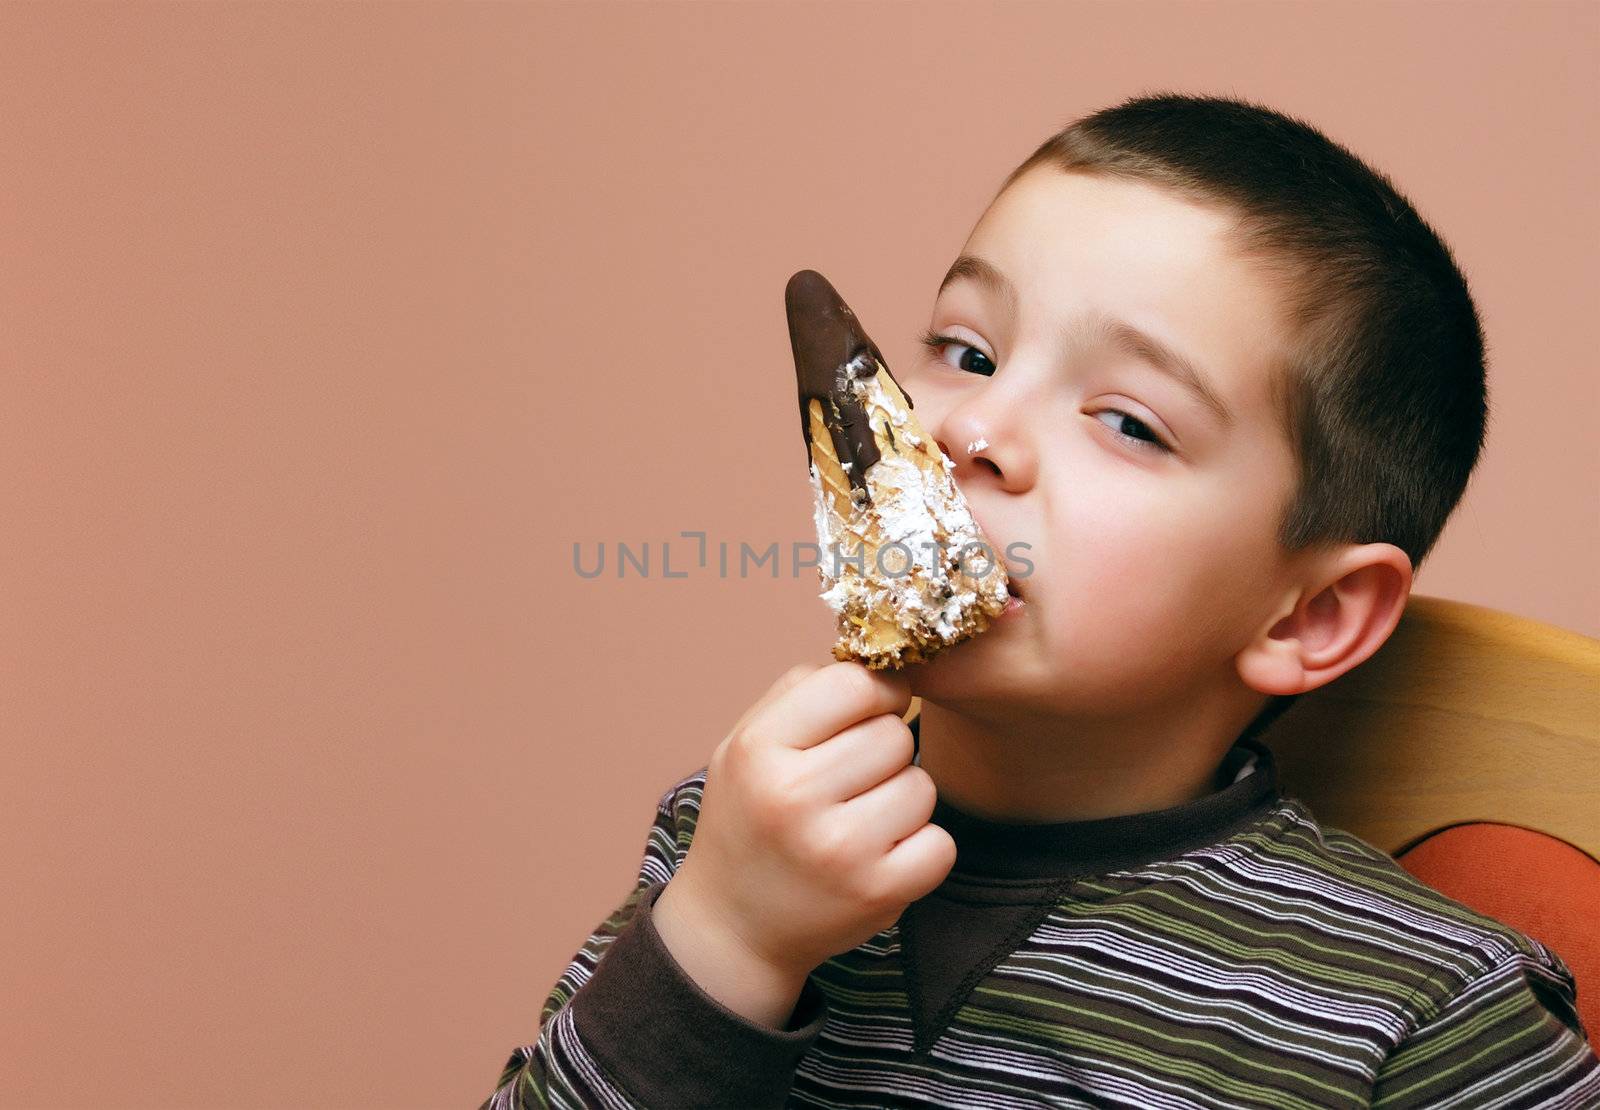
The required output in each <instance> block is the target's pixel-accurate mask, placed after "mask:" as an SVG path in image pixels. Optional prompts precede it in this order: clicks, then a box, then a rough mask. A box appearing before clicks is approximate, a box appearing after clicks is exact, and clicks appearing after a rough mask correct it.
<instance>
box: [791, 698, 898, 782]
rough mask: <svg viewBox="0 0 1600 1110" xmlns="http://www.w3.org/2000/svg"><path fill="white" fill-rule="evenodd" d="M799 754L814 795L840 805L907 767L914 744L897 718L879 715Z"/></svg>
mask: <svg viewBox="0 0 1600 1110" xmlns="http://www.w3.org/2000/svg"><path fill="white" fill-rule="evenodd" d="M802 754H803V759H804V762H805V763H806V764H807V766H806V771H805V777H806V778H807V780H808V781H810V782H811V783H812V784H813V785H814V787H815V789H816V791H817V795H818V796H819V797H822V798H825V799H826V800H828V801H830V802H842V801H844V800H845V799H847V798H853V797H855V796H856V795H857V794H860V793H862V792H863V791H865V790H868V789H870V788H872V787H874V786H876V785H878V783H880V782H882V781H884V780H885V779H887V778H888V777H889V776H890V775H893V774H895V773H896V772H897V771H899V770H900V769H901V768H902V767H908V766H910V765H911V757H912V756H913V755H915V754H916V741H915V740H914V739H913V738H912V736H911V729H910V728H908V727H907V726H906V724H905V722H904V721H902V720H901V719H900V718H899V717H897V716H895V715H894V714H892V713H880V714H879V715H878V716H876V717H869V718H867V719H866V720H865V721H859V722H857V723H856V724H853V725H851V726H850V727H849V728H847V729H845V730H844V731H843V732H840V733H838V734H837V735H835V736H834V737H833V738H832V739H831V740H828V741H826V742H824V743H821V744H818V745H816V746H815V747H813V748H808V749H806V750H805V752H804V753H802Z"/></svg>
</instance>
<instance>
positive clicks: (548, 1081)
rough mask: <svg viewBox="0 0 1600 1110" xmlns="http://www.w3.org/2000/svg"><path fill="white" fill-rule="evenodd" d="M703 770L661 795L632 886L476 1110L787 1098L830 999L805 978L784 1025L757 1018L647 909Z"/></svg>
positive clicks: (674, 852) (667, 870)
mask: <svg viewBox="0 0 1600 1110" xmlns="http://www.w3.org/2000/svg"><path fill="white" fill-rule="evenodd" d="M704 783H705V770H704V769H703V768H702V769H701V770H700V771H698V772H696V773H695V774H694V775H691V776H689V777H688V778H686V779H684V780H683V781H681V782H679V783H677V784H676V785H674V786H673V787H672V788H670V789H669V790H667V791H666V793H664V794H663V795H662V796H661V799H660V800H659V802H658V803H657V805H656V814H655V820H654V821H653V822H652V824H651V827H650V831H649V834H648V835H647V837H646V839H645V848H644V855H643V857H642V859H641V861H640V864H639V873H638V877H637V879H636V881H635V884H634V889H633V890H632V891H631V892H630V893H629V895H628V896H627V897H626V898H625V899H624V900H623V901H622V903H621V904H620V905H619V906H618V907H617V908H616V909H615V910H614V911H612V913H611V914H609V915H608V916H607V917H606V918H605V920H604V921H601V922H600V923H599V924H598V925H597V926H596V927H595V929H594V931H593V932H592V933H590V935H589V938H588V940H586V941H585V942H584V944H583V946H582V948H580V949H579V950H578V952H577V954H576V955H574V956H573V958H572V960H571V962H569V963H568V965H567V968H566V970H565V971H564V972H563V973H562V974H561V976H560V978H559V979H557V981H556V983H555V986H554V987H553V988H552V989H551V991H550V994H549V997H548V998H546V1000H545V1003H544V1008H543V1010H542V1012H541V1014H540V1018H539V1035H538V1038H537V1039H536V1040H535V1041H534V1042H533V1043H532V1044H528V1045H522V1046H521V1047H519V1048H517V1049H516V1051H514V1052H513V1053H512V1054H511V1058H510V1059H509V1060H507V1061H506V1064H505V1067H504V1069H503V1070H502V1074H501V1076H500V1082H499V1085H498V1086H497V1088H496V1089H495V1091H494V1093H493V1094H492V1095H490V1096H489V1098H488V1099H487V1100H485V1102H484V1103H483V1105H482V1106H481V1107H480V1108H479V1110H526V1108H529V1107H552V1106H553V1107H607V1108H610V1107H620V1108H648V1110H654V1108H658V1107H675V1106H705V1107H715V1106H728V1107H738V1108H740V1110H754V1108H759V1107H769V1106H770V1107H777V1106H782V1105H783V1103H784V1100H785V1099H786V1097H787V1094H788V1090H789V1086H790V1084H791V1083H792V1082H793V1078H794V1070H795V1067H796V1065H797V1064H798V1063H799V1060H800V1057H801V1056H802V1055H804V1053H805V1051H806V1049H807V1048H809V1047H810V1045H811V1043H812V1042H813V1041H814V1040H815V1039H816V1038H817V1036H818V1034H819V1033H820V1032H821V1030H822V1025H823V1022H824V1020H825V1018H826V1016H827V1005H826V1002H825V1000H824V998H823V996H822V993H821V991H820V990H819V988H818V987H817V985H816V984H815V983H814V982H812V981H811V980H809V979H808V980H807V981H806V984H805V987H804V989H803V991H802V992H801V995H800V998H799V1000H798V1002H797V1003H796V1005H795V1009H794V1012H793V1014H792V1016H791V1017H790V1020H789V1023H788V1024H787V1026H786V1027H785V1028H784V1029H774V1028H771V1027H769V1026H765V1025H760V1024H758V1023H756V1022H752V1021H750V1020H749V1019H747V1018H745V1017H743V1016H742V1015H739V1014H736V1013H734V1012H733V1011H732V1010H729V1009H728V1008H727V1007H725V1006H723V1005H722V1004H721V1003H720V1002H718V1001H717V1000H716V999H714V998H712V997H711V996H710V995H709V994H707V993H706V992H705V991H704V990H703V989H702V988H701V987H700V986H699V984H698V983H696V982H695V981H694V980H693V979H692V978H690V977H689V975H688V974H687V973H686V972H685V971H684V970H683V969H682V968H681V967H680V966H679V965H678V963H677V961H676V960H674V959H673V958H672V954H671V952H670V951H669V950H668V949H667V947H666V944H665V943H664V942H663V941H662V939H661V936H660V934H659V933H658V932H657V931H656V929H655V926H654V924H653V923H652V921H651V917H650V914H651V910H652V908H653V907H654V905H655V901H656V899H657V898H658V897H659V896H660V894H661V891H662V890H664V889H666V884H667V882H668V881H669V880H670V879H671V877H672V875H673V874H674V872H675V871H676V870H677V867H678V863H679V862H680V861H681V860H682V858H683V856H684V854H685V853H686V852H687V851H688V846H689V843H690V841H691V840H692V838H693V834H694V824H695V819H696V817H697V816H698V814H699V801H700V795H701V790H702V789H703V786H704Z"/></svg>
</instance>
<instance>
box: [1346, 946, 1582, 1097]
mask: <svg viewBox="0 0 1600 1110" xmlns="http://www.w3.org/2000/svg"><path fill="white" fill-rule="evenodd" d="M1484 963H1485V964H1486V966H1487V970H1486V971H1485V972H1484V973H1483V974H1481V975H1477V976H1472V977H1462V976H1459V975H1458V974H1456V973H1450V974H1449V975H1447V976H1445V977H1444V978H1445V979H1446V986H1448V987H1449V993H1448V994H1446V995H1445V996H1444V997H1443V998H1442V999H1441V1000H1440V1001H1439V1002H1438V1004H1437V1005H1436V1006H1430V1007H1429V1009H1430V1010H1431V1011H1432V1012H1431V1013H1430V1014H1429V1015H1428V1016H1427V1017H1426V1018H1425V1019H1424V1020H1422V1021H1421V1022H1420V1023H1419V1024H1418V1026H1417V1027H1416V1029H1414V1030H1413V1031H1412V1032H1411V1034H1410V1035H1409V1036H1408V1037H1407V1038H1406V1039H1405V1040H1404V1041H1403V1042H1401V1044H1399V1045H1398V1046H1397V1047H1396V1049H1395V1051H1393V1052H1392V1053H1391V1054H1390V1055H1389V1058H1388V1059H1387V1060H1385V1061H1384V1064H1383V1067H1382V1068H1381V1070H1380V1071H1379V1073H1378V1077H1377V1082H1376V1085H1375V1087H1374V1089H1373V1097H1372V1105H1373V1106H1374V1107H1382V1108H1384V1110H1400V1108H1407V1107H1424V1106H1426V1107H1446V1106H1460V1107H1485V1106H1519V1107H1523V1106H1527V1107H1534V1106H1537V1107H1546V1108H1549V1110H1558V1108H1559V1110H1593V1108H1594V1107H1597V1106H1600V1060H1597V1059H1596V1057H1595V1053H1594V1050H1593V1049H1592V1048H1591V1047H1590V1045H1589V1042H1588V1040H1587V1039H1586V1037H1585V1035H1584V1030H1583V1026H1582V1024H1581V1023H1580V1021H1579V1019H1578V1014H1577V1009H1576V1003H1575V1001H1574V994H1573V980H1572V975H1571V973H1570V972H1569V971H1568V970H1567V968H1566V966H1565V965H1564V964H1563V963H1562V962H1561V961H1560V960H1559V959H1558V958H1556V957H1555V956H1554V955H1552V954H1551V953H1550V952H1549V951H1548V950H1547V949H1544V948H1543V947H1542V946H1540V945H1538V944H1537V943H1535V944H1534V946H1533V948H1532V950H1531V951H1512V952H1507V951H1505V950H1501V951H1500V952H1497V953H1492V954H1486V955H1485V956H1484Z"/></svg>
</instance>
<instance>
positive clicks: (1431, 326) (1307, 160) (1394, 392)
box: [1000, 92, 1488, 730]
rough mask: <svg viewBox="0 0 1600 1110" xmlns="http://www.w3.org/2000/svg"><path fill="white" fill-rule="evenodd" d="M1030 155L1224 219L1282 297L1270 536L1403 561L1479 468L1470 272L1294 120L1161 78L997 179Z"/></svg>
mask: <svg viewBox="0 0 1600 1110" xmlns="http://www.w3.org/2000/svg"><path fill="white" fill-rule="evenodd" d="M1039 165H1049V166H1054V167H1055V168H1057V169H1060V170H1062V171H1065V172H1070V173H1087V174H1099V175H1108V176H1115V177H1122V178H1129V179H1135V180H1139V181H1144V182H1149V183H1152V184H1156V185H1159V186H1163V187H1165V188H1168V189H1172V190H1174V191H1175V192H1177V193H1178V194H1179V195H1181V196H1183V197H1184V198H1185V199H1188V200H1191V201H1193V202H1195V203H1199V204H1202V205H1206V206H1209V207H1218V206H1220V207H1222V208H1223V209H1224V210H1227V211H1231V212H1232V213H1234V214H1235V215H1236V216H1237V222H1236V223H1235V225H1234V227H1233V228H1232V243H1233V245H1234V247H1235V248H1236V249H1237V250H1238V252H1239V255H1240V257H1242V258H1245V259H1247V260H1249V261H1251V262H1254V263H1256V264H1258V265H1260V266H1263V267H1265V268H1266V270H1267V271H1268V272H1269V273H1271V274H1272V275H1273V276H1274V278H1275V280H1276V283H1277V285H1278V288H1280V289H1281V290H1282V291H1283V292H1284V293H1285V301H1286V303H1287V304H1288V305H1289V313H1288V316H1289V318H1288V319H1287V320H1286V321H1285V326H1286V327H1287V328H1288V335H1287V339H1288V345H1287V348H1286V349H1287V350H1288V351H1289V352H1290V355H1289V357H1288V359H1287V364H1286V365H1284V366H1281V367H1278V368H1276V372H1275V374H1274V376H1273V379H1272V382H1271V389H1272V396H1273V398H1274V400H1275V402H1276V405H1277V409H1278V413H1279V417H1280V421H1281V425H1282V430H1283V433H1284V435H1285V437H1286V440H1287V442H1288V443H1289V444H1290V446H1291V448H1292V450H1293V452H1294V456H1295V458H1296V460H1297V465H1298V473H1297V477H1296V482H1295V487H1294V490H1293V493H1292V495H1291V496H1290V498H1289V500H1288V502H1287V503H1286V504H1285V505H1284V506H1283V507H1282V510H1281V513H1280V518H1279V527H1278V533H1277V534H1278V540H1279V543H1280V544H1281V545H1282V546H1283V548H1284V549H1285V550H1287V551H1290V552H1298V551H1301V550H1303V549H1305V548H1308V547H1311V546H1313V545H1315V544H1320V543H1330V544H1332V543H1345V542H1348V543H1375V542H1382V543H1391V544H1394V545H1395V546H1396V547H1398V548H1400V549H1401V550H1402V551H1404V552H1405V553H1406V555H1407V556H1408V557H1409V558H1410V560H1411V565H1412V568H1413V572H1415V570H1416V569H1417V568H1418V567H1420V566H1421V564H1422V561H1423V559H1424V558H1426V556H1427V554H1428V552H1429V551H1430V550H1431V549H1432V547H1433V544H1434V541H1435V540H1437V539H1438V537H1439V533H1440V532H1441V531H1443V529H1444V525H1445V521H1446V520H1447V519H1448V518H1449V516H1450V514H1451V512H1453V511H1454V509H1455V506H1456V504H1457V502H1459V501H1460V499H1461V496H1462V494H1463V493H1464V492H1465V490H1466V486H1467V482H1468V480H1469V478H1470V477H1471V474H1472V471H1473V469H1474V468H1475V466H1476V465H1477V461H1478V457H1479V454H1480V453H1481V451H1482V447H1483V442H1484V438H1485V433H1486V428H1487V422H1488V391H1487V383H1486V380H1485V365H1484V359H1485V349H1484V338H1483V329H1482V326H1481V325H1480V323H1479V320H1478V313H1477V310H1476V308H1475V307H1474V305H1473V301H1472V296H1471V294H1470V292H1469V290H1468V288H1467V280H1466V278H1465V276H1464V275H1463V274H1462V273H1461V270H1460V269H1459V267H1457V265H1456V263H1455V259H1454V257H1453V256H1452V255H1451V252H1450V250H1449V248H1448V247H1446V246H1445V244H1444V242H1443V241H1442V240H1441V239H1440V237H1439V235H1438V234H1437V233H1436V232H1435V231H1434V230H1433V229H1432V228H1431V227H1430V226H1429V225H1428V224H1427V222H1426V221H1424V220H1423V219H1422V217H1421V216H1419V215H1418V214H1417V211H1416V209H1415V208H1413V207H1412V205H1411V204H1410V202H1409V201H1407V200H1406V198H1405V197H1403V196H1402V195H1401V194H1400V193H1399V191H1398V190H1397V189H1396V188H1395V187H1394V185H1393V184H1392V183H1391V182H1390V181H1389V179H1388V178H1387V177H1385V176H1384V175H1383V174H1382V173H1380V172H1378V171H1377V170H1375V169H1372V168H1371V167H1369V166H1368V165H1366V163H1364V162H1362V161H1361V159H1359V158H1357V157H1356V156H1355V155H1354V154H1352V153H1351V152H1350V151H1349V150H1347V149H1346V148H1344V147H1343V146H1340V145H1339V144H1338V143H1335V142H1333V141H1332V140H1331V139H1329V138H1328V137H1327V136H1325V135H1324V134H1322V133H1321V132H1320V131H1318V130H1317V129H1316V128H1314V127H1312V126H1311V125H1310V124H1308V123H1306V122H1304V121H1302V120H1299V119H1295V118H1292V117H1290V116H1286V115H1284V114H1283V113H1280V112H1277V111H1274V110H1272V109H1270V108H1267V107H1264V106H1262V105H1259V104H1254V103H1250V102H1248V101H1244V100H1239V99H1234V98H1231V97H1221V96H1195V95H1182V94H1178V93H1170V92H1159V93H1151V94H1148V95H1142V96H1138V97H1134V98H1132V99H1129V100H1127V101H1124V102H1123V103H1121V104H1118V105H1115V106H1113V107H1110V108H1105V109H1102V110H1101V111H1098V112H1095V113H1094V114H1092V115H1089V116H1086V117H1084V118H1082V119H1079V120H1078V121H1076V122H1075V123H1073V124H1071V125H1070V126H1068V127H1066V128H1065V129H1064V130H1062V131H1060V132H1058V133H1057V134H1055V135H1052V136H1051V137H1050V138H1049V139H1047V140H1045V142H1044V143H1043V144H1041V145H1040V146H1039V148H1038V149H1037V150H1035V151H1034V152H1033V153H1032V154H1031V155H1029V156H1028V158H1027V160H1025V161H1024V162H1023V163H1022V164H1021V165H1020V166H1018V167H1017V168H1016V169H1015V170H1013V171H1012V172H1011V174H1010V175H1009V176H1008V177H1007V178H1006V180H1005V183H1004V184H1003V185H1002V186H1001V188H1000V192H1004V191H1005V189H1006V187H1008V186H1010V185H1011V183H1012V182H1014V181H1015V180H1016V179H1017V178H1018V177H1020V176H1021V175H1022V174H1024V173H1026V172H1027V171H1028V170H1030V169H1032V168H1033V167H1035V166H1039ZM1294 697H1295V695H1289V696H1284V697H1280V698H1277V699H1275V700H1274V701H1273V703H1272V704H1271V705H1269V707H1268V710H1267V712H1266V713H1265V714H1264V715H1263V717H1264V719H1261V718H1258V720H1257V721H1256V722H1254V723H1253V725H1252V729H1253V730H1256V729H1259V728H1262V727H1265V724H1266V723H1267V721H1269V720H1270V719H1271V718H1272V717H1274V716H1276V715H1277V714H1278V713H1279V712H1281V711H1282V710H1283V709H1285V708H1287V707H1288V704H1289V703H1291V702H1292V701H1293V700H1294Z"/></svg>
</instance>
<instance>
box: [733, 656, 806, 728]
mask: <svg viewBox="0 0 1600 1110" xmlns="http://www.w3.org/2000/svg"><path fill="white" fill-rule="evenodd" d="M822 667H823V664H821V663H796V664H795V665H794V666H792V667H790V668H789V669H788V670H786V671H784V672H783V674H781V675H779V676H778V680H777V681H776V682H774V683H773V684H772V685H771V686H768V687H767V689H766V691H765V692H764V693H762V695H761V696H760V697H759V698H757V699H756V700H755V702H754V703H753V704H752V705H751V706H750V708H748V709H746V710H745V711H744V714H743V716H741V717H740V718H739V719H738V721H736V722H735V723H734V726H733V731H734V732H738V731H739V730H740V729H742V728H743V727H744V726H745V724H746V723H748V722H749V720H750V718H751V717H753V716H755V715H756V713H758V712H760V711H761V710H762V709H764V708H765V707H766V706H768V705H770V704H771V703H772V702H773V701H775V700H777V699H778V698H780V697H782V696H783V695H784V694H786V693H788V692H789V691H790V690H792V689H794V688H795V687H796V686H797V685H799V683H800V680H801V679H804V678H806V677H808V676H810V675H812V674H815V673H816V672H817V671H820V670H821V669H822Z"/></svg>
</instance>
